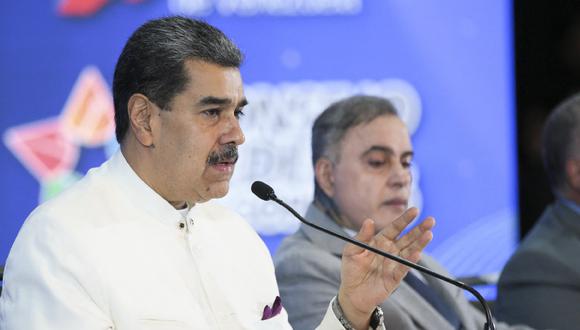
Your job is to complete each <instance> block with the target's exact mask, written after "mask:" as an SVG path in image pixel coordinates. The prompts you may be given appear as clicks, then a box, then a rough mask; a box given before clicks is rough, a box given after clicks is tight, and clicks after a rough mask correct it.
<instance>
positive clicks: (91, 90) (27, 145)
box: [4, 66, 115, 201]
mask: <svg viewBox="0 0 580 330" xmlns="http://www.w3.org/2000/svg"><path fill="white" fill-rule="evenodd" d="M114 130H115V125H114V109H113V100H112V96H111V93H110V92H109V88H108V86H107V83H106V82H105V80H104V79H103V77H102V75H101V73H100V72H99V70H98V69H97V68H95V67H92V66H90V67H87V68H85V69H84V70H83V71H82V72H81V73H80V75H79V78H78V79H77V81H76V83H75V85H74V87H73V89H72V91H71V93H70V95H69V97H68V100H67V102H66V105H65V106H64V109H63V111H62V113H61V115H60V116H59V117H56V118H50V119H45V120H40V121H37V122H33V123H28V124H24V125H21V126H17V127H12V128H10V129H8V130H7V131H6V132H5V134H4V144H5V145H6V146H7V147H8V149H9V150H10V151H12V153H13V154H14V156H16V158H17V159H18V160H19V161H20V162H21V163H22V165H23V166H24V167H25V168H26V169H27V170H28V171H29V172H30V173H31V174H32V175H33V176H34V177H35V178H36V179H37V180H38V181H39V182H40V184H41V198H40V200H41V201H43V200H46V199H48V198H50V197H52V196H54V195H56V194H58V193H59V192H60V191H62V190H63V189H64V188H66V187H67V186H69V185H70V184H72V183H73V182H75V181H76V180H78V178H79V177H80V176H81V175H80V174H78V173H75V171H74V170H75V167H76V165H77V162H78V159H79V154H80V150H81V147H98V146H103V145H106V144H107V143H109V141H111V139H112V138H113V136H114Z"/></svg>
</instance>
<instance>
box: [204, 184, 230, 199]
mask: <svg viewBox="0 0 580 330" xmlns="http://www.w3.org/2000/svg"><path fill="white" fill-rule="evenodd" d="M229 190H230V182H229V180H228V181H224V182H219V183H215V184H212V185H211V186H210V187H209V191H208V192H209V194H208V200H209V199H216V198H222V197H225V196H226V195H227V194H228V191H229Z"/></svg>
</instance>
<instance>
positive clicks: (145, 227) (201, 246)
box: [0, 17, 434, 330]
mask: <svg viewBox="0 0 580 330" xmlns="http://www.w3.org/2000/svg"><path fill="white" fill-rule="evenodd" d="M241 61H242V56H241V53H240V51H239V49H238V48H237V47H236V46H235V45H234V44H233V43H232V42H231V41H230V40H229V39H228V38H227V37H226V36H225V35H224V34H223V33H222V32H221V31H219V30H217V29H216V28H214V27H212V26H210V25H208V24H206V23H203V22H200V21H195V20H191V19H187V18H183V17H168V18H164V19H159V20H153V21H150V22H148V23H146V24H144V25H143V26H141V27H140V28H139V29H138V30H137V31H135V33H134V34H133V35H132V36H131V37H130V39H129V41H128V42H127V44H126V45H125V48H124V49H123V52H122V54H121V56H120V58H119V60H118V62H117V66H116V69H115V77H114V82H113V94H114V103H115V122H116V135H117V140H118V141H119V143H120V145H121V150H120V151H119V152H118V153H117V154H115V155H114V156H113V157H112V158H111V159H109V160H108V161H107V162H105V163H104V164H103V165H101V166H100V167H99V168H97V169H93V170H91V171H90V172H89V173H88V174H87V176H86V177H85V178H83V180H81V181H80V182H79V183H77V184H76V185H75V186H73V187H71V188H70V189H69V190H67V191H66V192H64V193H63V194H62V195H60V196H59V197H57V198H55V199H53V200H51V201H49V202H47V203H45V204H43V205H41V206H39V207H38V208H37V209H36V210H35V211H34V212H32V214H31V215H30V216H29V218H28V219H27V220H26V222H25V224H24V225H23V227H22V229H21V231H20V233H19V234H18V237H17V239H16V241H15V243H14V245H13V247H12V250H11V252H10V255H9V257H8V260H7V264H6V271H5V276H4V285H5V287H4V291H3V292H2V297H1V298H0V328H1V329H6V330H12V329H27V330H28V329H30V330H33V329H259V328H262V329H288V328H290V325H289V324H288V320H287V314H286V312H285V311H284V309H283V308H282V307H281V305H280V302H279V298H278V299H277V296H278V295H279V293H278V287H277V284H276V280H275V277H274V269H273V265H272V262H271V259H270V256H269V254H268V251H267V249H266V248H265V246H264V244H263V243H262V242H261V240H260V239H259V237H258V236H257V234H256V233H255V232H254V231H253V230H252V229H251V228H250V227H249V226H248V225H247V224H246V223H245V221H243V219H241V218H240V217H239V216H238V215H236V214H235V213H233V212H231V211H229V210H227V209H224V208H222V207H219V206H217V205H215V204H213V203H211V202H209V201H210V200H211V199H214V198H220V197H223V196H224V195H225V194H226V193H227V192H228V188H229V181H230V178H231V176H232V173H233V170H234V166H235V163H236V160H237V157H238V153H237V146H238V145H240V144H242V143H243V142H244V135H243V132H242V130H241V128H240V125H239V122H238V120H239V117H240V116H241V115H242V114H243V112H242V109H243V107H244V106H245V105H246V103H247V101H246V99H245V97H244V93H243V88H242V79H241V76H240V71H239V66H240V64H241ZM415 215H416V210H410V211H408V212H406V213H405V214H404V215H403V216H401V217H400V218H399V219H398V220H397V221H395V222H394V223H393V225H392V226H389V227H388V228H386V229H385V230H383V231H381V232H380V233H379V234H378V235H376V236H374V223H373V222H372V220H367V221H366V222H365V224H364V225H363V226H362V229H361V231H360V233H359V234H358V235H357V237H358V239H360V240H362V241H365V242H367V243H369V244H371V245H372V246H375V247H377V248H380V249H383V250H387V251H389V252H392V253H395V254H399V255H401V256H402V257H404V258H407V259H409V260H411V261H417V260H418V259H419V257H420V253H421V251H422V250H423V248H424V247H425V246H426V245H427V243H428V242H429V241H430V239H431V237H432V233H431V228H432V227H433V225H434V221H433V219H431V218H428V219H426V220H425V221H424V222H423V223H422V224H421V225H420V226H418V227H416V228H415V229H413V230H412V231H410V232H409V233H408V234H407V235H405V236H402V237H400V238H399V237H398V235H399V234H400V233H401V231H402V230H403V228H404V227H405V226H406V225H407V224H408V223H409V222H410V221H411V220H412V219H413V217H414V216H415ZM406 271H407V269H406V267H403V266H401V265H398V264H396V263H394V262H390V261H388V260H386V259H383V258H381V257H377V256H376V255H374V254H372V253H369V252H366V251H364V250H362V249H360V248H357V247H355V246H352V245H350V246H347V247H346V248H345V250H344V254H343V267H342V279H343V281H342V284H341V286H340V288H339V290H338V292H337V296H336V297H335V298H333V299H332V301H331V302H329V308H328V311H327V314H326V316H325V318H324V319H323V321H322V322H321V324H320V326H319V328H320V329H343V328H347V329H351V328H354V329H366V328H369V326H370V327H371V328H379V327H381V328H382V322H380V320H379V317H378V313H377V309H376V306H377V305H378V303H379V302H381V301H383V300H384V299H386V298H387V297H388V296H389V295H390V294H391V293H392V292H393V290H394V289H395V288H396V286H397V285H398V283H399V282H400V281H401V279H402V278H403V276H404V275H405V274H406Z"/></svg>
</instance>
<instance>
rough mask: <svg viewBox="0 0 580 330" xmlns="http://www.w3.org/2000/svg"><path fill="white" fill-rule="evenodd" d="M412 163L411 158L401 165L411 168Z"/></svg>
mask: <svg viewBox="0 0 580 330" xmlns="http://www.w3.org/2000/svg"><path fill="white" fill-rule="evenodd" d="M412 164H413V163H412V162H411V161H410V160H404V161H402V162H401V165H403V167H404V168H409V167H411V165H412Z"/></svg>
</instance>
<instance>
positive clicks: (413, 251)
mask: <svg viewBox="0 0 580 330" xmlns="http://www.w3.org/2000/svg"><path fill="white" fill-rule="evenodd" d="M432 239H433V232H431V231H427V232H424V233H422V235H421V236H420V237H419V238H418V239H417V240H416V242H415V243H413V244H412V245H411V246H409V247H408V248H407V249H405V250H403V251H401V254H400V256H401V257H403V258H404V259H406V260H408V261H410V262H413V263H417V262H419V260H420V259H421V253H422V252H423V249H424V248H425V247H426V246H427V245H428V244H429V242H431V240H432ZM409 269H410V268H409V267H408V266H405V265H403V264H396V265H393V267H392V268H391V269H390V272H391V274H392V276H393V280H395V281H401V280H402V279H403V277H405V275H407V272H408V271H409Z"/></svg>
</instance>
